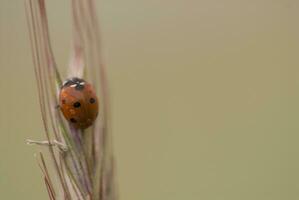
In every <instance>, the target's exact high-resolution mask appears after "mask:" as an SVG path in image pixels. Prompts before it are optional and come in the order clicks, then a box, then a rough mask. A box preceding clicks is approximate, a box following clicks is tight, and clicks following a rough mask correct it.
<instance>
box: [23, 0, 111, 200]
mask: <svg viewBox="0 0 299 200" xmlns="http://www.w3.org/2000/svg"><path fill="white" fill-rule="evenodd" d="M25 8H26V17H27V22H28V28H29V35H30V43H31V49H32V59H33V64H34V71H35V76H36V81H37V88H38V95H39V104H40V109H41V116H42V122H43V125H44V132H45V135H46V140H45V141H35V140H27V143H28V144H37V145H44V146H47V148H48V150H49V153H50V161H48V162H50V164H46V159H45V156H44V155H43V154H42V153H40V156H39V157H38V163H39V166H40V168H41V170H42V172H43V175H44V181H45V185H46V189H47V191H48V194H49V198H50V199H51V200H58V199H65V200H73V199H76V200H77V199H78V200H116V199H117V196H116V191H115V183H114V178H115V175H114V168H113V166H114V161H113V154H112V147H111V131H110V126H109V122H110V120H109V119H110V116H109V94H108V89H107V88H108V86H107V80H106V75H105V74H106V73H105V67H104V65H103V62H102V57H101V49H100V38H99V27H98V21H97V16H96V12H95V5H94V2H93V0H85V1H81V0H71V10H72V19H73V39H72V48H71V49H72V50H71V53H70V54H71V56H70V64H69V70H68V74H67V75H66V76H65V78H67V77H74V76H75V77H81V78H82V77H84V79H86V80H88V81H89V82H91V83H92V84H93V85H94V87H95V90H96V93H97V94H98V96H99V99H100V112H99V116H98V118H97V120H96V121H95V123H94V124H93V126H92V127H91V128H89V129H86V130H84V131H83V130H77V129H74V128H72V126H70V125H69V123H68V122H67V121H66V120H65V119H64V118H63V116H62V115H61V113H60V111H59V109H57V107H56V106H57V105H58V93H59V90H60V87H61V85H62V78H61V77H62V76H61V75H60V73H59V71H58V68H57V65H56V62H55V58H54V54H53V51H52V48H51V42H50V35H49V29H48V21H47V13H46V7H45V1H44V0H26V1H25ZM48 167H51V168H53V170H50V171H53V173H49V170H48Z"/></svg>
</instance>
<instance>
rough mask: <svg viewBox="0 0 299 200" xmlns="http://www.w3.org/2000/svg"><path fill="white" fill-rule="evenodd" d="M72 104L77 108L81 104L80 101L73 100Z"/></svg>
mask: <svg viewBox="0 0 299 200" xmlns="http://www.w3.org/2000/svg"><path fill="white" fill-rule="evenodd" d="M73 106H74V107H75V108H79V107H80V106H81V103H80V102H78V101H77V102H75V103H74V104H73Z"/></svg>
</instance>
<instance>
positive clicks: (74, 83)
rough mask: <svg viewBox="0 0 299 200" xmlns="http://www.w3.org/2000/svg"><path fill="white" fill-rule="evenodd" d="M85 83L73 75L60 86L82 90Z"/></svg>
mask: <svg viewBox="0 0 299 200" xmlns="http://www.w3.org/2000/svg"><path fill="white" fill-rule="evenodd" d="M84 85H85V81H84V80H83V79H81V78H77V77H73V78H70V79H67V80H66V81H64V82H63V84H62V87H61V88H64V87H73V88H75V89H76V90H83V89H84Z"/></svg>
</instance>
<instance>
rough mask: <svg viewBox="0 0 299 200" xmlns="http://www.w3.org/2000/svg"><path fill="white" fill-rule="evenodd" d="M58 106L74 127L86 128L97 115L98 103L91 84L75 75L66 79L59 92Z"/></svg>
mask: <svg viewBox="0 0 299 200" xmlns="http://www.w3.org/2000/svg"><path fill="white" fill-rule="evenodd" d="M59 108H60V109H61V111H62V113H63V115H64V117H65V118H66V119H67V120H68V121H69V122H70V124H71V125H72V126H73V127H75V128H76V129H82V130H83V129H86V128H88V127H89V126H91V125H92V124H93V122H94V121H95V119H96V118H97V116H98V109H99V103H98V98H97V96H96V93H95V90H94V88H93V87H92V85H91V84H90V83H88V82H86V81H85V80H83V79H81V78H77V77H73V78H70V79H67V80H66V81H65V82H64V83H63V85H62V87H61V90H60V93H59Z"/></svg>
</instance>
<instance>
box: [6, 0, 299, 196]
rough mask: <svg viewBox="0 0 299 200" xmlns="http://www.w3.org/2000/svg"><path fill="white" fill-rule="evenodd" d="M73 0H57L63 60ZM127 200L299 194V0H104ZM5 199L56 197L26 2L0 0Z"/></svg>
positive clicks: (53, 6)
mask: <svg viewBox="0 0 299 200" xmlns="http://www.w3.org/2000/svg"><path fill="white" fill-rule="evenodd" d="M68 3H69V2H68V1H61V0H51V1H50V0H49V1H48V3H47V8H48V14H49V22H50V29H51V37H52V42H53V46H54V50H55V56H56V58H57V61H58V64H59V67H60V68H61V70H62V71H64V70H65V68H66V66H67V63H68V55H69V44H70V8H69V4H68ZM97 6H98V12H99V15H100V21H101V28H102V35H103V37H102V39H103V41H104V50H105V59H106V63H107V65H108V67H109V70H108V73H109V81H110V87H111V92H112V109H113V122H112V124H113V130H114V132H113V137H114V146H115V154H116V157H117V164H118V165H117V170H118V172H117V173H118V180H119V190H120V197H121V200H154V199H155V200H201V199H202V200H295V199H299V145H298V143H299V123H298V122H299V116H298V113H299V106H298V105H299V95H298V94H299V21H298V19H299V12H298V10H299V2H298V1H296V0H247V1H245V0H226V1H223V0H197V1H191V0H187V1H181V0H172V1H170V0H164V1H161V0H151V1H149V0H147V1H145V0H144V1H140V0H126V1H121V0H112V1H111V0H109V1H108V0H107V1H98V2H97ZM0 91H1V102H0V134H1V139H0V199H8V200H17V199H25V200H38V199H39V200H40V199H48V197H47V194H46V190H45V186H44V184H43V182H42V179H41V172H40V170H39V169H38V167H37V164H36V162H35V158H34V156H33V155H34V153H36V152H39V148H38V147H32V146H26V145H25V142H24V141H25V139H27V138H32V139H43V137H44V133H43V128H42V123H41V117H40V111H39V106H38V100H37V88H36V83H35V79H34V72H33V65H32V61H31V52H30V48H29V41H28V34H27V27H26V21H25V14H24V2H23V1H22V0H15V1H11V0H1V1H0Z"/></svg>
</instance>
